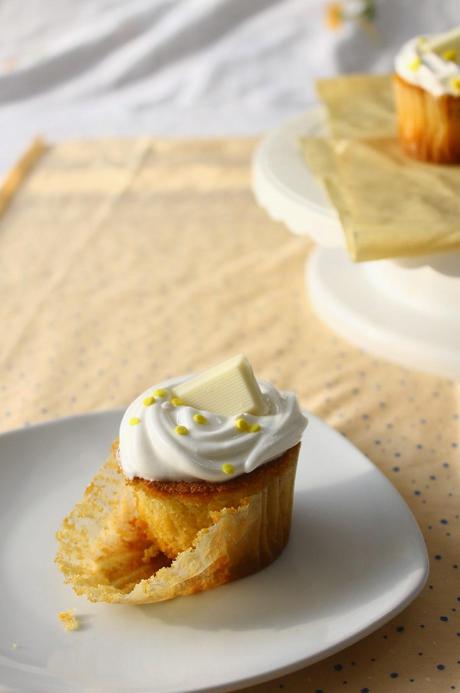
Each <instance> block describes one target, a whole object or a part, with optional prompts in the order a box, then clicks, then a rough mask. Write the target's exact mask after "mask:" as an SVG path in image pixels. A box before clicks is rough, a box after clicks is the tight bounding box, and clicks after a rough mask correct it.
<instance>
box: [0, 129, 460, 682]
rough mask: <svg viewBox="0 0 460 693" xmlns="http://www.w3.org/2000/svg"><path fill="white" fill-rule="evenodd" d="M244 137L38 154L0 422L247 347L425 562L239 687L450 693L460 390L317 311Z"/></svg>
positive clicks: (11, 266)
mask: <svg viewBox="0 0 460 693" xmlns="http://www.w3.org/2000/svg"><path fill="white" fill-rule="evenodd" d="M252 149H253V142H251V141H244V140H231V141H190V142H167V141H163V142H158V141H155V142H152V141H146V140H138V141H129V140H125V141H97V142H82V143H65V144H60V145H58V146H56V147H53V148H52V149H51V150H49V151H48V152H47V153H45V154H44V155H43V156H42V158H41V160H40V161H39V162H38V163H36V164H35V167H34V168H33V170H32V171H31V172H30V174H29V176H27V177H26V178H25V180H24V181H23V184H22V187H21V189H20V192H19V193H18V194H16V196H15V197H14V199H13V200H12V202H11V204H10V205H9V207H8V210H7V212H6V213H5V214H4V216H3V218H2V219H1V220H0V263H1V267H0V293H1V296H2V301H1V302H0V325H1V327H2V338H1V340H0V390H1V408H0V425H1V429H2V430H7V429H11V428H14V427H17V426H24V425H29V424H31V423H35V422H38V421H43V420H47V419H52V418H54V417H59V416H65V415H68V414H74V413H77V412H86V411H90V410H96V409H105V408H113V407H116V406H121V405H125V404H127V403H128V402H129V401H130V400H131V399H133V398H134V396H135V395H137V394H138V393H139V392H140V391H142V389H144V388H146V387H147V386H148V385H150V384H151V383H152V382H155V381H157V380H160V379H162V378H165V377H168V376H171V375H173V374H176V373H185V372H190V371H193V370H196V369H200V368H204V367H206V366H207V365H209V364H212V363H215V362H218V361H219V360H221V359H223V358H225V357H227V356H230V355H232V354H234V353H235V352H237V351H245V352H246V353H247V354H248V356H249V357H250V359H251V360H252V361H253V363H254V366H255V369H256V371H257V373H258V374H259V375H260V376H261V377H263V378H267V379H269V380H272V381H273V382H274V383H275V384H277V385H278V386H279V387H282V388H286V389H295V390H296V391H297V392H298V394H299V396H300V399H301V401H302V403H303V405H304V406H306V407H308V408H309V409H310V410H311V411H313V412H314V413H315V414H317V415H319V416H320V417H322V418H324V419H325V420H326V421H327V422H328V423H329V424H331V425H332V426H334V427H335V428H337V429H338V430H339V431H342V432H343V433H344V435H346V436H347V437H348V438H349V439H350V440H352V441H353V442H354V443H355V444H356V445H357V446H358V447H359V448H360V449H361V450H362V451H363V452H365V453H366V454H367V455H368V456H369V457H370V458H371V459H372V460H373V461H374V462H375V463H376V464H377V465H378V466H379V467H380V469H381V470H382V471H383V472H384V473H385V474H386V475H387V476H388V478H389V479H390V480H391V481H392V482H393V483H394V484H395V485H396V487H397V488H398V489H399V491H400V493H401V494H402V495H403V497H404V498H405V500H406V501H407V502H408V504H409V506H410V507H411V508H412V510H413V512H414V513H415V515H416V517H417V520H418V522H419V524H420V527H421V529H422V532H423V533H424V536H425V539H426V541H427V545H428V552H429V555H430V560H431V566H432V567H431V576H430V578H429V582H428V584H427V586H426V588H425V589H424V591H423V593H422V595H421V596H420V597H419V598H418V599H417V600H416V601H415V602H414V603H413V604H412V605H411V606H410V607H409V608H408V609H407V610H406V611H404V612H403V613H402V614H401V615H400V616H398V617H397V618H396V619H395V620H394V621H393V622H391V623H389V624H388V625H386V626H385V627H383V628H381V629H379V630H378V631H377V632H376V633H375V634H373V635H371V636H369V637H367V638H366V639H364V640H362V641H361V642H359V643H357V644H356V645H354V646H353V647H350V648H348V649H346V650H344V651H343V652H341V653H340V654H337V655H335V656H333V657H331V658H329V659H327V660H325V661H323V662H321V663H318V664H316V665H314V666H312V667H309V668H307V669H304V670H302V671H300V672H298V673H294V674H291V675H289V676H285V677H283V678H281V679H277V680H276V681H273V682H271V683H266V684H263V685H262V686H259V687H254V688H251V689H248V690H251V691H252V690H254V691H256V690H257V691H258V690H261V691H262V690H263V691H267V692H268V693H274V692H275V691H277V692H278V691H279V690H281V689H282V690H283V691H286V692H289V693H315V692H316V693H317V692H318V691H324V693H331V692H332V691H333V692H335V691H353V692H354V693H355V692H360V691H369V693H388V692H389V691H391V692H392V693H393V691H394V692H395V693H399V692H400V691H404V692H406V691H407V692H409V691H416V693H427V692H428V691H429V692H430V693H444V692H445V693H447V692H448V691H449V692H450V691H451V690H453V689H452V686H457V689H458V688H459V685H460V666H459V664H458V661H459V660H460V656H459V652H460V636H459V633H460V623H459V614H460V601H459V600H460V569H459V567H458V565H459V564H460V557H459V541H458V538H459V527H460V520H459V513H460V510H459V494H460V479H459V469H460V467H459V464H460V459H459V450H458V444H459V421H458V416H459V414H458V412H459V406H458V404H459V402H458V392H459V391H458V387H457V385H456V384H454V383H453V382H450V381H447V380H442V379H440V378H436V377H431V376H428V375H422V374H420V373H416V372H410V371H408V370H405V369H403V368H400V367H398V366H395V365H392V364H390V363H387V362H385V361H383V360H380V359H375V358H373V357H372V356H369V355H367V354H365V353H364V352H362V351H360V350H358V349H356V348H354V347H352V346H350V345H349V344H347V343H345V342H343V341H341V340H340V339H339V338H338V337H336V336H335V335H334V334H333V333H331V332H330V331H328V330H327V329H326V328H325V327H324V326H323V325H322V324H321V323H320V322H319V321H318V320H317V319H316V317H315V316H314V315H313V314H312V311H311V308H310V305H309V302H308V297H307V296H306V294H305V288H304V280H303V269H304V263H305V259H306V257H307V255H308V252H309V250H310V244H309V242H308V241H306V240H305V239H302V238H299V237H296V236H293V235H291V234H290V233H288V232H287V231H286V229H285V228H284V227H283V226H281V225H279V224H275V223H273V222H271V221H270V220H269V219H268V218H267V216H266V214H265V213H264V212H263V211H262V210H260V209H258V208H257V206H256V204H255V202H254V200H253V197H252V194H251V192H250V187H249V171H250V156H251V152H252ZM110 442H111V441H109V440H108V441H107V445H108V446H109V444H110ZM311 464H315V460H314V459H312V460H311ZM217 597H218V594H217V592H216V598H217ZM267 608H269V605H267ZM60 627H61V626H60V625H59V624H58V623H57V624H56V628H60ZM69 637H73V636H72V635H69ZM237 667H238V662H237V661H236V662H235V668H237ZM344 682H346V683H344Z"/></svg>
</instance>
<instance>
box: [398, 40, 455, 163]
mask: <svg viewBox="0 0 460 693" xmlns="http://www.w3.org/2000/svg"><path fill="white" fill-rule="evenodd" d="M395 66H396V73H395V76H394V87H395V89H394V91H395V105H396V115H397V131H398V138H399V142H400V144H401V147H402V149H403V150H404V151H405V152H406V153H407V154H408V155H409V156H411V157H413V158H416V159H419V160H421V161H426V162H432V163H438V164H455V163H459V162H460V30H458V29H455V30H453V31H450V32H448V33H446V34H443V35H437V36H432V37H428V38H427V37H418V38H416V39H412V40H411V41H409V42H408V43H407V44H406V45H405V46H403V48H402V49H401V51H400V53H399V54H398V56H397V58H396V63H395Z"/></svg>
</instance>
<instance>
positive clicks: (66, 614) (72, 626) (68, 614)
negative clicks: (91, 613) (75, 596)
mask: <svg viewBox="0 0 460 693" xmlns="http://www.w3.org/2000/svg"><path fill="white" fill-rule="evenodd" d="M73 612H74V610H73V609H69V610H68V611H60V612H59V613H58V619H59V620H60V621H61V623H62V624H63V625H64V628H65V629H66V630H78V626H79V623H78V620H77V618H76V617H75V614H74V613H73Z"/></svg>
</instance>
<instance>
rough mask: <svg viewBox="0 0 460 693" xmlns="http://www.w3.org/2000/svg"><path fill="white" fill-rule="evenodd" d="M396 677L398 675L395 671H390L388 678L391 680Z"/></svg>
mask: <svg viewBox="0 0 460 693" xmlns="http://www.w3.org/2000/svg"><path fill="white" fill-rule="evenodd" d="M398 676H399V674H398V673H397V672H396V671H392V672H391V674H390V677H391V678H392V679H397V678H398Z"/></svg>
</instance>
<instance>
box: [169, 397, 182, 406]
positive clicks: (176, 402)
mask: <svg viewBox="0 0 460 693" xmlns="http://www.w3.org/2000/svg"><path fill="white" fill-rule="evenodd" d="M171 404H174V406H175V407H183V406H184V404H185V402H184V401H183V400H182V399H181V398H180V397H171Z"/></svg>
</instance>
